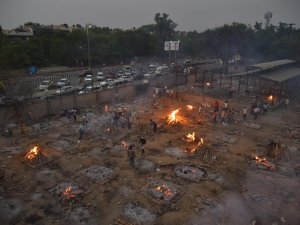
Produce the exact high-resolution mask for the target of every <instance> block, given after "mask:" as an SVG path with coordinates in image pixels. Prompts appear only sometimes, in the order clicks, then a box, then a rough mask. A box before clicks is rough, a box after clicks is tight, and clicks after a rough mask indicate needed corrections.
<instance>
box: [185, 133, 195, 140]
mask: <svg viewBox="0 0 300 225" xmlns="http://www.w3.org/2000/svg"><path fill="white" fill-rule="evenodd" d="M184 139H185V141H186V142H193V141H195V132H193V133H189V134H188V135H185V136H184Z"/></svg>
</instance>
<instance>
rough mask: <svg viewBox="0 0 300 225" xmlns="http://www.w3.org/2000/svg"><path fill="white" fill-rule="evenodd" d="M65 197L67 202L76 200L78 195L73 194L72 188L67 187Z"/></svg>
mask: <svg viewBox="0 0 300 225" xmlns="http://www.w3.org/2000/svg"><path fill="white" fill-rule="evenodd" d="M63 197H64V198H65V199H66V200H72V199H75V198H76V194H74V193H73V189H72V187H71V186H69V187H67V188H66V189H65V190H64V192H63Z"/></svg>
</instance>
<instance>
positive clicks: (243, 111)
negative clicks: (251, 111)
mask: <svg viewBox="0 0 300 225" xmlns="http://www.w3.org/2000/svg"><path fill="white" fill-rule="evenodd" d="M242 114H243V121H246V119H247V114H248V109H247V107H246V106H244V108H243V110H242Z"/></svg>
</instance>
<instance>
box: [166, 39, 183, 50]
mask: <svg viewBox="0 0 300 225" xmlns="http://www.w3.org/2000/svg"><path fill="white" fill-rule="evenodd" d="M179 44H180V41H166V42H165V47H164V50H165V51H179Z"/></svg>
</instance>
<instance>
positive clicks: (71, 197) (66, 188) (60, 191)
mask: <svg viewBox="0 0 300 225" xmlns="http://www.w3.org/2000/svg"><path fill="white" fill-rule="evenodd" d="M49 192H50V193H51V194H52V195H54V196H56V197H59V198H60V201H61V202H63V203H73V202H75V201H78V200H79V197H80V196H81V195H83V193H84V189H83V188H80V187H79V186H78V185H77V184H75V183H71V182H65V183H60V184H59V185H57V186H55V187H53V188H51V189H50V190H49Z"/></svg>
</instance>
